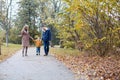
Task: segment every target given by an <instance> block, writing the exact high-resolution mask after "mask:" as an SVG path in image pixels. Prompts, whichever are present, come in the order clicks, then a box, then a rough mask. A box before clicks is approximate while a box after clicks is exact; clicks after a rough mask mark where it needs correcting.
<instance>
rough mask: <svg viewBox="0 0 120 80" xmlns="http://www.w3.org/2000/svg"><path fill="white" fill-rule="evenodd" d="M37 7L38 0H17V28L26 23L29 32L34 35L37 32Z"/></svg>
mask: <svg viewBox="0 0 120 80" xmlns="http://www.w3.org/2000/svg"><path fill="white" fill-rule="evenodd" d="M37 8H38V2H37V0H21V1H20V2H19V12H18V17H17V19H19V20H18V22H16V25H17V26H18V29H19V30H21V29H22V27H23V26H24V25H25V24H27V25H29V29H30V34H31V36H34V35H35V34H37V32H38V31H37V25H36V23H37V16H38V14H37Z"/></svg>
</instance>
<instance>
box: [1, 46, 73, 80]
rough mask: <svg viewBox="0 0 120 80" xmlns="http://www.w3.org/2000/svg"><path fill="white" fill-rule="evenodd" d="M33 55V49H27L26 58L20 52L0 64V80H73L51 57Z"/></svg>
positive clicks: (69, 72)
mask: <svg viewBox="0 0 120 80" xmlns="http://www.w3.org/2000/svg"><path fill="white" fill-rule="evenodd" d="M41 50H42V51H41V55H40V56H36V55H35V47H34V48H29V50H28V56H27V57H22V56H21V50H20V51H18V52H16V54H15V55H14V56H12V57H11V58H9V59H7V60H6V61H4V62H2V63H0V80H74V74H73V73H72V72H71V71H69V70H68V69H67V68H66V67H65V66H64V65H63V64H62V63H61V62H59V61H58V60H56V59H55V58H54V57H53V56H51V55H48V56H43V55H44V52H43V49H41Z"/></svg>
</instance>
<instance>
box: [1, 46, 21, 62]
mask: <svg viewBox="0 0 120 80" xmlns="http://www.w3.org/2000/svg"><path fill="white" fill-rule="evenodd" d="M20 49H21V45H18V44H9V45H8V47H6V46H5V44H3V45H2V46H1V52H2V55H0V62H1V61H4V60H5V59H7V58H9V57H10V56H12V55H13V54H14V53H15V52H16V51H17V50H20Z"/></svg>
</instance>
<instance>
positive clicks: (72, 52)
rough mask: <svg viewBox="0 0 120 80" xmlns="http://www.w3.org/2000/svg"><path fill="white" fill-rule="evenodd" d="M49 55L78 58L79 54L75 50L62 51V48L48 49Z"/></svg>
mask: <svg viewBox="0 0 120 80" xmlns="http://www.w3.org/2000/svg"><path fill="white" fill-rule="evenodd" d="M50 53H52V54H56V55H65V56H68V55H69V56H78V55H80V54H81V52H80V51H79V50H76V49H64V48H50Z"/></svg>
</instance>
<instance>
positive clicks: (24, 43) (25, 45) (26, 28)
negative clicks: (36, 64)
mask: <svg viewBox="0 0 120 80" xmlns="http://www.w3.org/2000/svg"><path fill="white" fill-rule="evenodd" d="M21 35H22V47H23V49H22V56H23V57H24V56H28V55H27V50H28V46H29V38H31V37H30V35H29V26H28V25H25V26H24V27H23V29H22V30H21ZM24 53H25V54H24Z"/></svg>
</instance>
